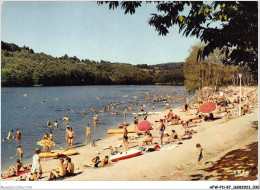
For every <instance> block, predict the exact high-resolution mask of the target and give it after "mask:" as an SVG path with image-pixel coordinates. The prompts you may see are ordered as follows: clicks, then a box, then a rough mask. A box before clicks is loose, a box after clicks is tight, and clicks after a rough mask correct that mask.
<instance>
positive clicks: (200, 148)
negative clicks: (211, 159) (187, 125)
mask: <svg viewBox="0 0 260 190" xmlns="http://www.w3.org/2000/svg"><path fill="white" fill-rule="evenodd" d="M196 148H198V149H199V156H198V166H197V167H199V166H201V162H200V161H201V160H202V158H203V155H202V150H203V149H202V147H201V145H200V144H199V143H198V144H196Z"/></svg>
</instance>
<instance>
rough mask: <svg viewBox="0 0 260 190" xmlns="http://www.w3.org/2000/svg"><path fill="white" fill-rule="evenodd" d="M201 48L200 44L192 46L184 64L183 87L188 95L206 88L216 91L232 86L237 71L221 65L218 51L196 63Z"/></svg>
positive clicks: (221, 58)
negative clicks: (222, 87) (228, 85)
mask: <svg viewBox="0 0 260 190" xmlns="http://www.w3.org/2000/svg"><path fill="white" fill-rule="evenodd" d="M201 47H203V45H201V44H200V45H195V46H193V47H192V48H191V52H190V55H189V56H188V57H187V59H186V62H185V64H184V76H185V86H186V89H187V91H188V93H189V94H192V93H193V92H194V91H196V90H198V89H202V88H203V87H206V86H207V87H212V88H214V90H215V91H218V90H219V87H221V86H224V85H227V84H232V79H233V76H234V73H235V72H236V70H237V68H236V67H235V66H228V65H223V63H222V61H223V57H224V55H223V54H222V53H221V51H220V50H218V49H216V50H215V51H214V52H213V53H211V54H210V55H208V56H207V57H205V59H203V60H202V59H199V60H198V62H197V53H198V51H199V50H200V49H201Z"/></svg>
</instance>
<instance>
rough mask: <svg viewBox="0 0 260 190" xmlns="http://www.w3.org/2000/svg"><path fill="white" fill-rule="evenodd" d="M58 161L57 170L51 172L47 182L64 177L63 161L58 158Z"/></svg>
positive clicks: (64, 167)
mask: <svg viewBox="0 0 260 190" xmlns="http://www.w3.org/2000/svg"><path fill="white" fill-rule="evenodd" d="M59 161H60V163H59V167H58V170H56V169H52V170H51V173H50V176H49V179H48V181H49V180H52V179H54V178H55V177H56V178H59V177H64V176H65V175H66V166H65V165H64V164H63V163H64V159H63V158H60V159H59Z"/></svg>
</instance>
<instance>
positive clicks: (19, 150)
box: [16, 145, 23, 163]
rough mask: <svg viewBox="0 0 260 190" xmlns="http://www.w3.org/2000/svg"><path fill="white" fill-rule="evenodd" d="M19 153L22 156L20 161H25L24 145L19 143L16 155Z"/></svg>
mask: <svg viewBox="0 0 260 190" xmlns="http://www.w3.org/2000/svg"><path fill="white" fill-rule="evenodd" d="M18 153H19V157H20V162H21V163H23V150H22V147H21V145H19V146H18V147H17V152H16V155H17V154H18Z"/></svg>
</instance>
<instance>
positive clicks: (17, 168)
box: [1, 159, 25, 178]
mask: <svg viewBox="0 0 260 190" xmlns="http://www.w3.org/2000/svg"><path fill="white" fill-rule="evenodd" d="M16 162H17V164H16V166H11V167H10V168H9V169H8V171H7V173H5V174H3V175H2V176H1V177H5V178H6V177H13V176H15V175H18V173H19V171H20V170H21V169H22V171H24V170H25V169H24V167H23V164H22V163H21V162H20V160H19V159H18V160H17V161H16Z"/></svg>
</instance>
